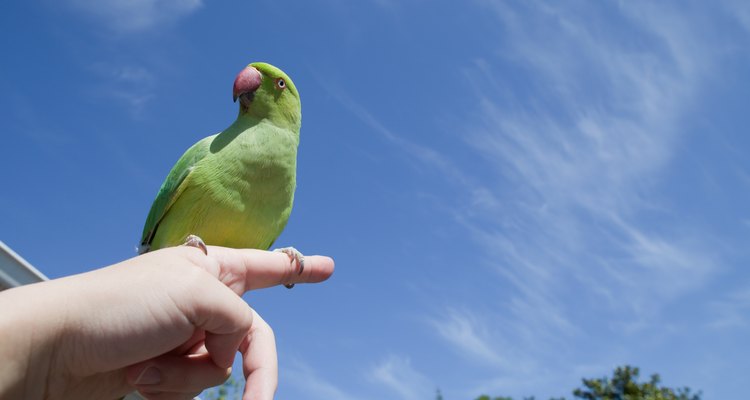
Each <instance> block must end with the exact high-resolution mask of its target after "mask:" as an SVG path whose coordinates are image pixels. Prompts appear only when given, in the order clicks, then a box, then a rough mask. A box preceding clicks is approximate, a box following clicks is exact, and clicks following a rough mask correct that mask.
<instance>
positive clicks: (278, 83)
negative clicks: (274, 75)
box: [276, 78, 286, 89]
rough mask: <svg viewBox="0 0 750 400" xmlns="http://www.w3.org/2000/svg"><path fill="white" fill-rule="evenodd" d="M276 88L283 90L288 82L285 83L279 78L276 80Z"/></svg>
mask: <svg viewBox="0 0 750 400" xmlns="http://www.w3.org/2000/svg"><path fill="white" fill-rule="evenodd" d="M276 87H277V88H279V89H283V88H285V87H286V82H284V79H282V78H278V79H276Z"/></svg>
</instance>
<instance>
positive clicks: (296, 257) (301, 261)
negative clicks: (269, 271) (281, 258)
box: [273, 247, 305, 289]
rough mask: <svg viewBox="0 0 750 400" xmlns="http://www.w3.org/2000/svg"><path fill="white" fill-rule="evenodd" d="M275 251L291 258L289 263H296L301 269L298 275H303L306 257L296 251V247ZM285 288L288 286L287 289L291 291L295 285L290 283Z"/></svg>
mask: <svg viewBox="0 0 750 400" xmlns="http://www.w3.org/2000/svg"><path fill="white" fill-rule="evenodd" d="M273 251H277V252H279V253H284V254H286V255H288V256H289V261H291V262H296V263H297V266H298V269H299V271H298V272H297V274H302V271H304V270H305V256H303V255H302V253H300V252H299V251H297V249H295V248H294V247H284V248H281V249H274V250H273ZM284 286H286V288H287V289H291V288H293V287H294V284H293V283H289V284H286V285H284Z"/></svg>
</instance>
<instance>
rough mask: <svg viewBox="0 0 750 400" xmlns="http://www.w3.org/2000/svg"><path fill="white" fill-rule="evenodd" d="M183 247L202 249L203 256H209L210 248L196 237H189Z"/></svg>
mask: <svg viewBox="0 0 750 400" xmlns="http://www.w3.org/2000/svg"><path fill="white" fill-rule="evenodd" d="M182 245H183V246H190V247H196V248H199V249H201V251H202V252H203V254H205V255H208V248H207V247H206V244H205V243H203V239H201V238H199V237H198V236H196V235H188V237H187V238H185V243H183V244H182Z"/></svg>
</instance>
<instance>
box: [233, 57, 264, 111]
mask: <svg viewBox="0 0 750 400" xmlns="http://www.w3.org/2000/svg"><path fill="white" fill-rule="evenodd" d="M262 80H263V76H262V75H261V74H260V71H258V70H257V69H255V68H254V67H251V66H248V67H246V68H245V69H243V70H242V71H240V73H239V74H237V77H236V78H234V89H233V90H232V100H233V101H235V102H236V101H237V98H238V97H240V96H242V95H243V94H245V93H253V92H255V91H256V90H258V88H259V87H260V82H261V81H262Z"/></svg>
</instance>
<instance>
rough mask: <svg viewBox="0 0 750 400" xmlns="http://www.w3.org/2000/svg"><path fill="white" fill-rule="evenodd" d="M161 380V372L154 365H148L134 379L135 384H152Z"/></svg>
mask: <svg viewBox="0 0 750 400" xmlns="http://www.w3.org/2000/svg"><path fill="white" fill-rule="evenodd" d="M159 382H161V372H159V370H158V369H156V367H148V368H146V369H144V370H143V372H141V374H140V375H138V379H136V380H135V384H136V385H153V384H156V383H159Z"/></svg>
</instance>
